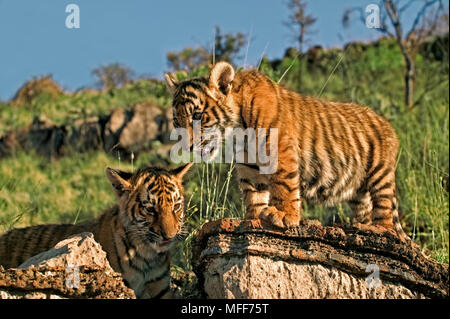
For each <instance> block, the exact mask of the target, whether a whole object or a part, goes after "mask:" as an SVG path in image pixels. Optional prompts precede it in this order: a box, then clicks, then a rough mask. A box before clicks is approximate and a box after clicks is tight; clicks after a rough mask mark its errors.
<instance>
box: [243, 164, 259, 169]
mask: <svg viewBox="0 0 450 319" xmlns="http://www.w3.org/2000/svg"><path fill="white" fill-rule="evenodd" d="M239 164H240V165H244V166H246V167H248V168H251V169H255V170H259V166H258V165H255V164H246V163H239Z"/></svg>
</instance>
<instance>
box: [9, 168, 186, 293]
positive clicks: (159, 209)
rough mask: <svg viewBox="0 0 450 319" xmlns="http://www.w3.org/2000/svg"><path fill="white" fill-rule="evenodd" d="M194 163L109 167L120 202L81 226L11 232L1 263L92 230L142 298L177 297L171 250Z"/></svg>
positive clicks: (13, 263)
mask: <svg viewBox="0 0 450 319" xmlns="http://www.w3.org/2000/svg"><path fill="white" fill-rule="evenodd" d="M191 165H192V164H191V163H188V164H186V165H184V166H181V167H179V168H177V169H174V170H168V169H164V168H157V167H147V168H142V169H139V170H138V171H137V172H135V173H133V174H132V173H126V172H122V171H119V170H115V169H111V168H107V169H106V176H107V177H108V179H109V181H110V182H111V183H112V185H113V187H114V190H115V193H116V195H117V198H118V200H117V203H116V205H114V206H113V207H112V208H110V209H108V210H106V211H105V212H104V213H103V214H101V215H100V216H99V217H97V218H96V219H94V220H91V221H87V222H84V223H80V224H76V225H70V224H66V225H38V226H32V227H27V228H21V229H13V230H11V231H9V232H7V233H6V234H4V235H3V236H1V237H0V265H2V266H4V267H6V268H10V267H17V266H18V265H20V264H21V263H22V262H24V261H25V260H26V259H28V258H29V257H31V256H34V255H36V254H38V253H40V252H43V251H46V250H48V249H50V248H52V247H53V246H55V245H56V244H57V243H58V242H59V241H61V240H63V239H65V238H67V237H69V236H71V235H73V234H77V233H81V232H91V233H93V234H94V238H95V240H96V241H97V242H99V243H100V244H101V246H102V248H103V250H104V251H105V252H106V254H107V257H108V261H109V263H110V265H111V267H112V268H113V269H114V270H115V271H117V272H120V273H121V274H122V277H123V279H124V281H125V283H126V284H127V286H128V287H130V288H131V289H133V290H134V292H135V294H136V297H137V298H164V297H166V298H167V297H171V295H172V294H171V292H170V255H169V249H170V248H171V247H173V245H174V243H175V242H176V241H177V239H179V238H180V237H181V234H182V227H183V214H184V196H183V187H182V179H183V176H184V175H185V174H186V172H187V171H188V170H189V168H190V167H191Z"/></svg>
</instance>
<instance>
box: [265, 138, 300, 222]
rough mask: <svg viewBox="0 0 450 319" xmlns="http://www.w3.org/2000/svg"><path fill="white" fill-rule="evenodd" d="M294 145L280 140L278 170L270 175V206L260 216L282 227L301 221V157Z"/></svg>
mask: <svg viewBox="0 0 450 319" xmlns="http://www.w3.org/2000/svg"><path fill="white" fill-rule="evenodd" d="M282 141H283V140H282ZM288 142H289V140H288ZM293 145H295V144H293V143H286V144H283V143H281V142H280V145H279V150H280V153H279V158H278V167H277V171H276V172H275V173H274V174H271V175H270V177H269V192H270V201H269V207H267V208H266V209H265V210H263V211H262V213H261V215H260V218H263V219H266V220H268V221H270V222H271V223H272V224H274V225H275V226H278V227H282V228H284V227H295V226H298V225H299V222H300V171H299V165H298V162H299V158H298V150H297V149H296V148H295V147H293Z"/></svg>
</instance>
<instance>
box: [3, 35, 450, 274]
mask: <svg viewBox="0 0 450 319" xmlns="http://www.w3.org/2000/svg"><path fill="white" fill-rule="evenodd" d="M446 39H447V45H446V46H445V47H442V48H441V49H442V52H441V53H442V54H441V55H436V54H429V52H428V53H427V52H422V53H421V54H419V55H418V57H417V76H418V78H417V84H416V93H415V104H414V106H413V107H412V108H406V107H404V106H403V102H402V101H403V79H402V76H403V62H402V58H401V54H400V52H399V49H398V47H397V46H396V45H395V42H393V41H390V40H383V39H382V40H380V41H377V42H375V43H370V44H364V43H353V44H350V45H347V46H346V47H345V48H343V49H328V50H322V49H320V48H315V49H313V50H310V51H309V52H308V53H307V54H306V55H305V56H302V57H298V55H297V54H296V53H295V52H293V51H294V50H288V51H286V55H285V56H284V57H283V58H282V59H280V60H276V61H269V60H267V59H263V61H262V63H261V65H260V70H261V71H262V72H264V73H265V74H267V75H268V76H270V77H271V78H272V79H273V80H274V81H276V82H280V84H282V85H284V86H286V87H288V88H290V89H292V90H295V91H297V92H299V93H301V94H305V95H311V96H316V97H321V98H324V99H329V100H336V101H353V102H355V103H359V104H363V105H367V106H369V107H371V108H373V109H374V110H375V111H376V112H378V113H379V114H382V115H383V116H385V117H386V118H387V119H388V120H389V121H390V122H391V123H392V124H393V126H394V127H395V128H396V130H397V132H398V135H399V138H400V153H399V156H398V164H397V183H398V193H399V202H400V211H401V219H402V223H403V225H404V228H405V229H406V231H407V232H408V233H409V234H410V235H411V237H412V238H413V239H414V241H416V242H417V243H418V244H419V245H421V247H422V248H423V249H424V251H425V252H426V253H427V254H429V255H431V256H432V257H433V258H435V259H436V260H438V261H441V262H446V263H448V258H449V175H448V174H449V91H448V67H449V66H448V35H447V38H446ZM300 70H302V72H300ZM207 72H208V69H207V67H201V68H197V69H195V70H194V71H192V72H191V73H186V72H179V73H178V77H179V78H180V79H181V78H186V77H189V76H192V75H205V74H207ZM43 79H44V80H45V83H43V86H42V87H39V83H40V82H39V80H33V81H32V83H31V84H30V83H27V84H25V85H24V86H23V88H21V90H19V91H18V93H17V95H16V98H15V99H13V100H11V101H8V102H4V103H2V104H0V138H1V136H2V135H3V134H5V133H6V132H9V131H13V130H19V129H21V128H24V127H26V126H28V125H30V124H31V123H32V122H33V119H34V118H35V117H45V118H46V119H48V120H50V121H52V122H53V123H55V124H56V125H63V124H67V123H71V122H73V121H74V120H76V119H80V118H81V119H83V118H89V117H92V116H102V115H107V114H109V113H111V112H112V111H113V110H114V109H116V108H129V107H132V106H133V105H136V104H138V103H142V102H151V103H156V104H158V105H159V106H160V107H162V108H169V107H170V96H169V94H168V92H167V90H166V88H165V85H164V83H163V82H162V81H159V80H154V79H145V78H142V79H137V80H134V81H132V82H129V83H128V84H125V85H123V86H122V87H120V88H111V89H108V90H102V91H100V90H80V91H77V92H64V91H62V90H59V86H58V85H57V84H53V83H52V82H50V81H51V79H49V78H48V77H44V78H43ZM46 88H50V90H46ZM27 90H33V92H27ZM158 147H163V145H161V144H157V145H152V147H151V148H148V150H147V151H144V152H141V153H140V154H139V156H137V158H134V159H133V161H131V158H123V157H122V158H120V157H118V156H115V155H114V154H109V153H105V152H104V151H103V150H101V149H99V150H90V151H88V152H73V153H71V154H70V155H67V156H62V157H58V158H50V159H49V158H48V157H45V156H40V155H37V154H35V153H34V152H33V151H29V150H20V149H19V150H17V151H14V153H13V154H11V155H9V156H5V157H4V158H1V159H0V232H3V231H6V230H8V229H10V228H13V227H22V226H28V225H34V224H39V223H76V222H80V221H83V220H86V219H88V218H91V217H92V216H95V215H96V214H98V213H100V212H101V211H103V210H104V209H105V208H107V207H109V206H111V205H112V204H113V203H114V201H115V199H114V195H113V192H112V188H111V186H110V184H109V183H108V181H107V179H106V177H105V176H104V171H105V168H106V166H111V167H115V168H119V169H123V170H130V171H131V170H133V169H134V170H135V169H136V168H137V167H139V166H142V165H148V164H152V163H155V149H157V148H158ZM190 174H191V175H190V176H191V178H189V179H188V181H187V182H186V199H187V201H188V211H187V220H186V223H187V224H188V226H189V231H190V233H189V235H188V237H187V240H186V242H185V243H180V245H179V247H178V249H177V251H176V256H175V263H176V265H178V266H179V267H181V268H183V269H189V268H190V259H189V258H190V250H189V244H190V238H191V237H192V234H193V232H194V231H195V230H196V229H198V227H199V226H200V225H201V224H203V223H204V222H205V221H207V220H214V219H217V218H222V217H243V216H244V209H243V207H242V202H241V198H240V194H239V191H238V187H237V185H236V181H235V179H234V178H233V172H232V165H228V164H198V165H196V167H195V168H194V169H193V171H192V172H191V173H190ZM304 208H305V212H304V216H305V218H317V219H319V220H320V221H321V222H322V223H324V224H331V223H333V222H349V220H350V219H349V214H348V213H349V209H348V207H347V205H346V204H344V205H340V206H338V207H335V208H324V207H320V206H315V207H311V206H308V205H307V204H305V205H304Z"/></svg>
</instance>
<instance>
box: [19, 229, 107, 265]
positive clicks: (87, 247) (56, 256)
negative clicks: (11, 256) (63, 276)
mask: <svg viewBox="0 0 450 319" xmlns="http://www.w3.org/2000/svg"><path fill="white" fill-rule="evenodd" d="M32 266H34V267H38V268H48V267H50V268H51V267H61V268H66V267H81V266H90V267H95V268H99V269H104V270H105V271H107V272H113V269H112V268H111V266H110V265H109V262H108V259H107V257H106V252H104V251H103V249H102V246H101V245H100V244H99V243H97V242H96V241H95V240H94V235H93V234H92V233H87V232H85V233H80V234H76V235H73V236H70V237H69V238H67V239H64V240H62V241H60V242H59V243H57V244H56V245H55V247H54V248H52V249H50V250H47V251H44V252H42V253H40V254H38V255H35V256H33V257H31V258H29V259H28V260H26V261H25V262H24V263H22V264H21V265H19V267H17V268H19V269H24V268H28V267H32Z"/></svg>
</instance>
